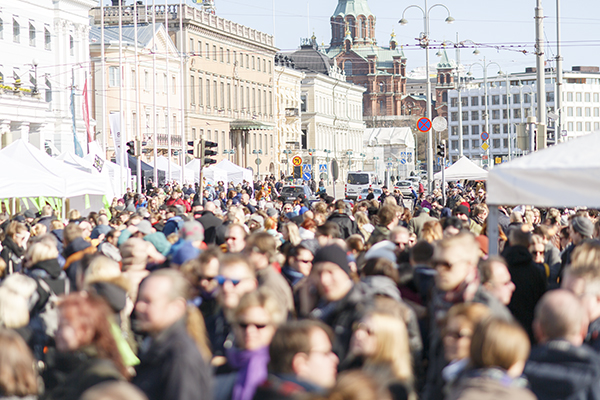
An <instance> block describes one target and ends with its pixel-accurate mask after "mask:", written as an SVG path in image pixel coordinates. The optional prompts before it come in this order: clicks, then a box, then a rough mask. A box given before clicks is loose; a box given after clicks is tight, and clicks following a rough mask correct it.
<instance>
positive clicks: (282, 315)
mask: <svg viewBox="0 0 600 400" xmlns="http://www.w3.org/2000/svg"><path fill="white" fill-rule="evenodd" d="M252 307H260V308H263V309H265V311H267V312H268V313H269V316H270V317H271V323H272V324H273V325H275V326H279V325H281V324H282V323H284V322H285V319H286V317H287V312H286V310H285V309H284V307H282V305H281V304H280V303H279V301H278V300H277V297H276V296H275V295H274V294H273V292H272V291H271V290H270V289H268V288H266V287H264V286H263V287H260V288H258V289H257V290H255V291H252V292H249V293H246V294H245V295H244V296H242V298H241V299H240V303H239V304H238V306H237V308H236V309H235V312H234V314H233V316H234V318H235V319H236V320H237V318H239V316H240V315H242V314H243V313H244V312H245V311H246V310H247V309H249V308H252Z"/></svg>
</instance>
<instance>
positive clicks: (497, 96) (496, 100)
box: [492, 94, 500, 106]
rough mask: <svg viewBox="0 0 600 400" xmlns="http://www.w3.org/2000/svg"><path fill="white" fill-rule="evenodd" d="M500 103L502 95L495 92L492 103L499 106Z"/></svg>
mask: <svg viewBox="0 0 600 400" xmlns="http://www.w3.org/2000/svg"><path fill="white" fill-rule="evenodd" d="M499 104H500V95H498V94H495V95H493V96H492V105H493V106H497V105H499Z"/></svg>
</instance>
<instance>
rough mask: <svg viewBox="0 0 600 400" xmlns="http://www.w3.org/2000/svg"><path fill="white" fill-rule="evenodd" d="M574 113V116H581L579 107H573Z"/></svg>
mask: <svg viewBox="0 0 600 400" xmlns="http://www.w3.org/2000/svg"><path fill="white" fill-rule="evenodd" d="M575 115H576V116H578V117H581V116H582V113H581V107H577V108H576V109H575Z"/></svg>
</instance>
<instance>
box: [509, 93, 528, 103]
mask: <svg viewBox="0 0 600 400" xmlns="http://www.w3.org/2000/svg"><path fill="white" fill-rule="evenodd" d="M526 94H527V93H526ZM512 102H513V104H521V94H520V93H515V94H513V101H512Z"/></svg>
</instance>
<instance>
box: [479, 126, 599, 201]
mask: <svg viewBox="0 0 600 400" xmlns="http://www.w3.org/2000/svg"><path fill="white" fill-rule="evenodd" d="M598 149H600V132H594V133H592V134H590V135H586V136H582V137H580V138H577V139H573V140H570V141H568V142H564V143H561V144H558V145H556V146H553V147H549V148H547V149H544V150H541V151H538V152H535V153H533V154H530V155H528V156H525V157H521V158H518V159H515V160H513V161H511V162H509V163H506V164H502V165H499V166H498V167H496V168H494V169H493V170H492V171H490V174H489V178H488V185H487V190H488V194H487V202H488V204H494V205H519V204H531V205H535V206H540V207H577V206H587V207H593V208H600V157H598Z"/></svg>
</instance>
